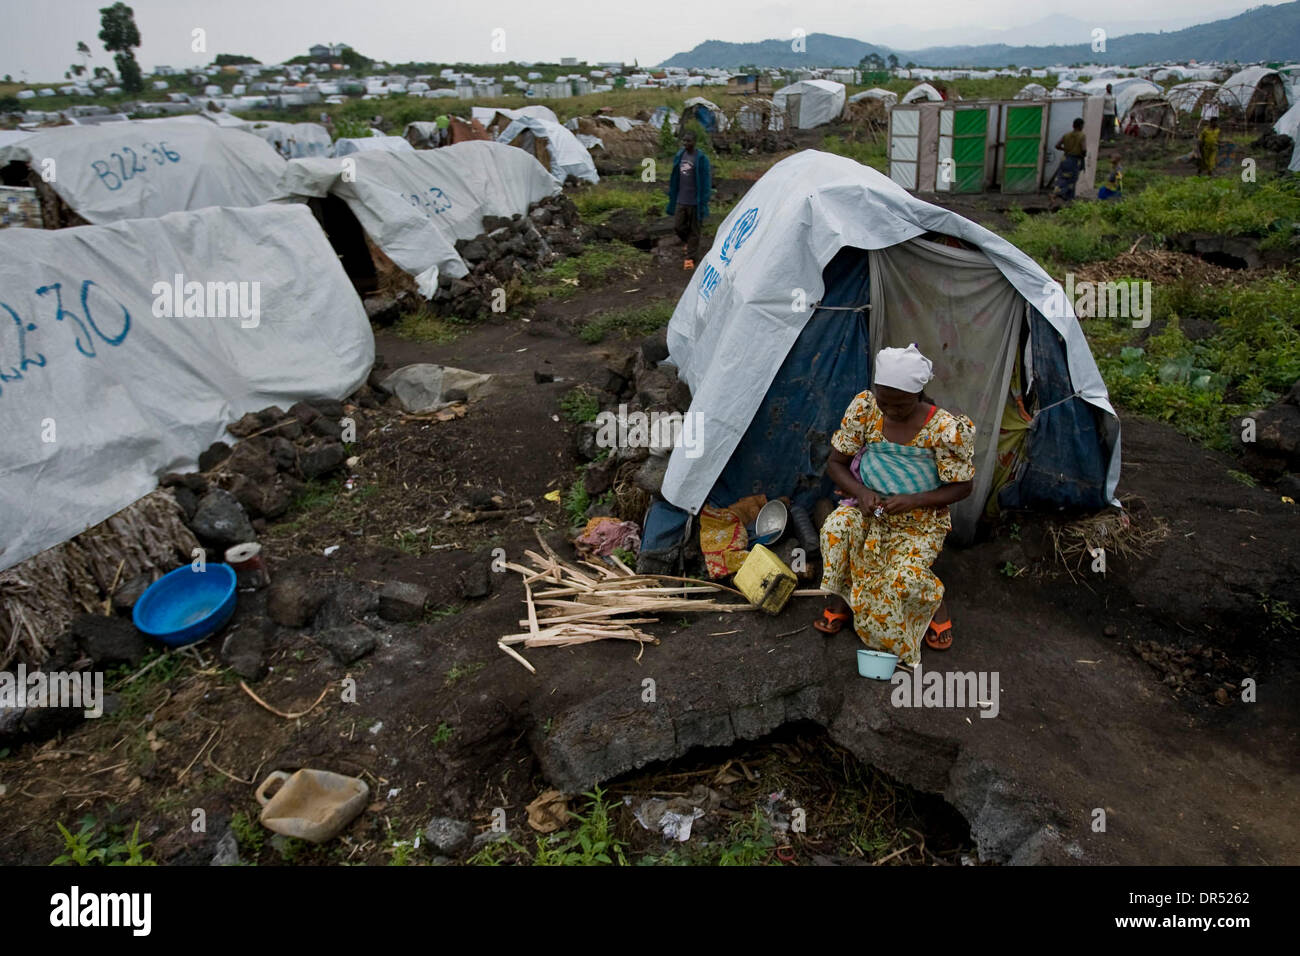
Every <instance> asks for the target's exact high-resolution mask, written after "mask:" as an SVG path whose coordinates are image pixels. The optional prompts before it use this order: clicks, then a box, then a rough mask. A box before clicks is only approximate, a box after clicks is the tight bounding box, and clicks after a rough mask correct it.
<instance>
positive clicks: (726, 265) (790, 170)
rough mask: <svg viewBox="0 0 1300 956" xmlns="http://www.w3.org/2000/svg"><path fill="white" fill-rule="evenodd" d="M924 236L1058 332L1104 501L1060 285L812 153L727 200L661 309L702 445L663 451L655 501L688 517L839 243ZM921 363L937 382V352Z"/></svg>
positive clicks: (799, 323) (881, 184)
mask: <svg viewBox="0 0 1300 956" xmlns="http://www.w3.org/2000/svg"><path fill="white" fill-rule="evenodd" d="M930 231H933V232H938V233H943V234H945V235H950V236H955V237H957V238H959V239H963V240H965V241H967V242H969V243H971V244H972V245H974V246H976V247H977V248H978V249H980V250H981V251H982V252H983V254H984V255H985V256H987V257H988V259H989V260H990V261H991V262H992V263H993V265H994V266H996V267H997V269H998V270H999V271H1000V272H1001V273H1002V275H1004V276H1005V277H1006V279H1007V281H1008V282H1009V283H1010V284H1011V286H1012V287H1014V289H1015V290H1016V291H1017V292H1018V293H1019V294H1020V295H1021V296H1023V297H1024V298H1025V299H1026V300H1028V302H1029V303H1030V304H1031V305H1033V306H1034V307H1035V308H1037V309H1038V310H1039V311H1040V312H1042V313H1043V316H1044V318H1046V319H1047V321H1048V322H1050V323H1051V324H1052V326H1053V327H1054V328H1055V329H1056V331H1057V332H1058V333H1060V335H1061V337H1062V338H1063V340H1064V342H1065V349H1066V357H1067V364H1068V368H1069V373H1070V380H1071V382H1072V384H1073V385H1074V388H1075V390H1076V391H1077V393H1078V395H1079V396H1080V397H1081V398H1082V399H1083V400H1084V401H1086V402H1088V403H1090V404H1092V405H1095V406H1096V407H1097V408H1099V409H1101V410H1102V411H1103V412H1105V413H1106V414H1107V415H1108V416H1109V418H1108V420H1107V427H1106V429H1105V435H1106V438H1107V441H1108V443H1109V447H1110V449H1111V458H1110V462H1109V466H1108V471H1107V478H1106V494H1107V495H1108V497H1111V498H1112V499H1113V496H1114V491H1115V486H1116V485H1117V484H1118V482H1119V466H1120V458H1119V451H1120V444H1119V422H1118V419H1117V418H1116V417H1115V411H1114V409H1113V408H1112V407H1111V405H1110V400H1109V398H1108V397H1107V392H1106V385H1105V382H1103V381H1102V377H1101V374H1100V373H1099V372H1098V371H1097V364H1096V362H1095V361H1094V359H1093V357H1092V353H1091V351H1089V348H1088V342H1087V340H1086V339H1085V338H1084V334H1083V329H1082V328H1081V327H1080V325H1079V322H1078V320H1077V319H1076V318H1075V317H1074V314H1073V311H1072V309H1071V306H1070V303H1068V302H1066V301H1065V295H1064V292H1063V290H1062V289H1061V287H1060V285H1059V284H1058V283H1056V282H1055V281H1054V280H1053V279H1051V277H1050V276H1048V275H1047V273H1046V272H1044V271H1043V270H1042V268H1040V267H1039V265H1038V264H1037V263H1036V262H1034V260H1033V259H1031V258H1029V256H1027V255H1025V254H1024V253H1023V252H1021V251H1020V250H1019V249H1017V248H1016V247H1015V246H1013V245H1012V244H1011V243H1009V242H1007V240H1005V239H1003V238H1002V237H1001V236H998V235H997V234H995V233H992V232H990V231H989V230H987V229H985V228H984V227H983V226H979V225H977V224H975V223H973V222H971V221H970V220H968V219H964V218H962V217H961V216H959V215H957V214H956V213H954V212H951V211H949V210H947V209H943V208H941V207H939V206H934V205H931V204H930V203H927V202H923V201H922V200H920V199H917V198H916V197H914V196H912V195H910V194H909V193H908V192H907V191H906V190H904V189H903V188H902V187H900V186H898V185H897V184H895V183H893V182H892V181H891V180H890V179H889V178H888V177H887V176H885V175H883V174H882V173H880V172H877V171H876V170H874V169H871V168H870V167H867V166H863V165H860V164H858V163H855V162H854V161H853V160H851V159H847V158H845V157H842V156H834V155H831V154H829V153H823V152H818V151H813V150H805V151H804V152H801V153H798V154H796V155H794V156H791V157H790V158H788V159H784V160H782V161H781V162H779V163H777V164H776V165H775V166H773V167H772V168H771V169H770V170H768V172H767V173H766V174H765V175H764V176H763V177H762V178H761V179H760V180H759V181H758V182H757V183H755V184H754V186H753V188H752V189H750V191H749V192H748V193H746V194H745V196H744V197H743V198H742V199H741V200H740V202H738V203H737V204H736V206H735V208H734V209H733V210H732V211H731V213H730V214H728V216H727V218H726V219H724V220H723V222H722V224H721V225H720V226H719V227H718V231H717V238H716V240H715V242H714V244H713V248H712V249H710V250H709V252H708V254H707V255H706V256H705V257H704V258H703V259H702V260H701V261H700V262H699V263H698V265H697V267H696V269H695V272H694V274H693V275H692V277H691V281H690V283H689V285H687V287H686V291H685V292H684V293H683V294H682V297H681V299H679V300H678V302H677V307H676V309H675V310H674V311H673V316H672V319H671V321H670V322H669V325H668V349H669V354H670V361H671V362H673V363H674V364H675V365H676V366H677V367H678V372H679V375H680V377H681V378H682V380H683V381H685V382H686V384H687V385H689V386H690V389H691V394H692V396H693V398H692V402H691V409H690V410H691V412H692V413H698V414H699V415H700V416H701V418H700V419H699V428H700V429H701V430H700V431H699V434H701V435H704V436H706V439H705V441H704V442H703V445H704V451H703V454H701V455H700V456H699V457H696V458H690V457H687V455H686V454H685V451H684V449H683V448H680V447H679V448H675V449H674V450H673V452H672V455H671V457H670V458H669V462H668V470H667V473H666V475H665V477H664V483H663V496H664V498H666V499H667V500H668V501H669V502H671V503H672V504H674V505H677V506H678V507H680V508H684V509H686V510H688V511H690V512H692V513H695V512H697V511H698V510H699V508H700V507H701V506H702V505H703V504H704V503H705V500H706V498H707V496H708V494H709V491H710V490H711V489H712V488H713V485H714V483H715V482H716V481H717V479H718V476H719V475H720V474H721V473H722V470H723V468H724V467H726V464H727V462H728V461H729V460H730V459H731V455H732V452H733V451H735V449H736V446H737V444H739V442H740V439H741V437H742V436H743V435H744V433H745V430H746V429H747V428H748V427H749V423H750V421H751V420H752V419H753V417H754V414H755V412H756V411H757V410H758V407H759V404H760V403H761V402H762V400H763V396H764V395H765V394H766V392H767V389H768V386H769V385H770V384H771V382H772V380H773V379H774V378H775V376H776V373H777V370H778V369H779V368H780V367H781V363H782V362H783V361H784V360H785V357H786V355H787V354H788V353H789V351H790V348H791V347H792V346H793V345H794V342H795V340H796V339H797V338H798V337H799V333H800V332H801V331H802V330H803V327H804V324H805V323H806V322H807V321H808V319H809V317H810V316H811V315H812V313H813V311H814V309H815V307H816V303H817V302H819V301H820V299H821V297H822V294H823V292H824V291H825V288H824V286H823V284H822V270H823V269H824V268H825V267H826V264H827V263H828V262H830V260H831V259H832V258H833V257H834V255H835V254H836V253H837V252H838V251H839V250H840V249H842V248H844V247H845V246H853V247H855V248H858V249H867V250H873V249H888V248H889V247H891V246H896V245H898V244H899V243H902V242H907V241H908V240H910V239H916V238H917V237H919V236H922V235H924V234H925V233H926V232H930ZM791 289H801V290H803V291H804V292H805V293H806V299H807V308H806V309H805V310H804V311H802V312H795V311H792V310H791V297H790V290H791ZM1062 312H1063V313H1064V314H1059V313H1062ZM909 341H910V340H909ZM873 346H874V343H873ZM930 357H931V358H932V359H934V361H935V364H936V372H937V374H938V375H939V376H940V377H942V376H943V375H944V374H945V372H946V364H945V361H944V357H943V355H942V354H940V355H931V356H930ZM976 424H977V427H983V428H985V429H988V428H990V427H994V428H995V427H997V426H996V424H994V425H992V426H991V425H990V423H988V422H977V423H976Z"/></svg>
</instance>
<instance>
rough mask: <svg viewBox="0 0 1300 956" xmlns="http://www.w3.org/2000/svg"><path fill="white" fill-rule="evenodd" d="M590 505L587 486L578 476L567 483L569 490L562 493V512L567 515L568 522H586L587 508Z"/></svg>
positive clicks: (571, 523)
mask: <svg viewBox="0 0 1300 956" xmlns="http://www.w3.org/2000/svg"><path fill="white" fill-rule="evenodd" d="M590 507H591V496H590V495H588V494H587V486H586V484H585V483H584V482H583V480H582V479H581V478H578V479H576V480H575V481H574V482H573V484H571V485H569V490H568V491H567V492H566V493H565V495H564V513H565V514H566V515H568V517H569V524H570V525H581V524H586V522H587V509H588V508H590Z"/></svg>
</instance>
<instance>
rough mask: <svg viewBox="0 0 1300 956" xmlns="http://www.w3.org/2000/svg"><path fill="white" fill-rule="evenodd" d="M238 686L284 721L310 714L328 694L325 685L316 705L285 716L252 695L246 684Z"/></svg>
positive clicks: (251, 690) (327, 686) (242, 683)
mask: <svg viewBox="0 0 1300 956" xmlns="http://www.w3.org/2000/svg"><path fill="white" fill-rule="evenodd" d="M239 686H240V687H242V688H244V693H245V694H247V695H248V696H249V697H251V698H253V700H255V701H257V702H258V703H259V704H261V705H262V706H263V707H265V708H266V709H267V710H269V711H270V712H271V713H273V714H275V716H277V717H283V718H284V719H285V720H297V719H298V718H299V717H306V716H307V715H308V714H310V713H311V712H312V711H313V710H315V709H316V704H319V703H320V702H321V701H322V700H324V699H325V695H326V694H328V693H329V692H330V689H329V685H328V684H327V685H326V686H325V689H324V690H323V691H321V692H320V696H319V697H317V698H316V703H314V704H312V705H311V706H310V707H308V708H307V709H306V710H301V711H299V712H298V713H296V714H286V713H285V712H284V711H282V710H277V709H276V708H274V707H272V706H271V705H270V704H268V703H267V702H266V701H264V700H262V698H260V697H258V696H257V695H256V694H254V693H253V689H252V688H251V687H249V686H248V685H247V684H245V683H244V682H243V681H242V680H241V681H240V682H239Z"/></svg>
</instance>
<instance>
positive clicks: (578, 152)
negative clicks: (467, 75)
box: [497, 116, 600, 183]
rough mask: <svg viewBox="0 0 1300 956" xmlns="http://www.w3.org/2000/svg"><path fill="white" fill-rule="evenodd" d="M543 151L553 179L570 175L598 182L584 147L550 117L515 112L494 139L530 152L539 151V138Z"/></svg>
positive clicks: (598, 178)
mask: <svg viewBox="0 0 1300 956" xmlns="http://www.w3.org/2000/svg"><path fill="white" fill-rule="evenodd" d="M542 140H544V141H545V143H544V145H542V146H541V150H542V152H543V155H545V156H546V157H547V159H548V160H549V167H548V168H549V169H550V171H551V175H552V176H554V177H555V181H556V182H557V183H563V182H564V181H565V180H566V179H568V178H569V177H570V176H572V177H574V178H575V179H581V180H583V181H584V182H589V183H598V182H600V176H599V175H598V174H597V173H596V164H595V162H594V161H593V160H592V158H591V153H589V152H587V147H585V146H583V145H582V144H581V143H580V142H578V138H577V137H576V136H574V135H573V133H572V132H570V131H569V130H567V129H565V128H564V127H563V126H561V125H560V124H559V123H557V122H555V121H554V120H548V119H543V118H542V117H540V116H518V117H516V118H515V119H512V120H511V121H510V125H509V126H507V127H506V128H505V129H503V130H502V131H501V135H499V136H498V137H497V142H498V143H509V144H510V145H511V146H518V147H519V148H520V149H522V150H524V151H525V152H528V153H530V154H533V155H537V154H538V152H539V141H542Z"/></svg>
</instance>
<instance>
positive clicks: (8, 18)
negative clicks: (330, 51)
mask: <svg viewBox="0 0 1300 956" xmlns="http://www.w3.org/2000/svg"><path fill="white" fill-rule="evenodd" d="M107 5H108V0H0V23H3V24H4V30H3V33H2V35H0V75H4V74H6V73H10V74H12V75H13V77H14V79H22V78H23V76H24V72H23V71H26V77H27V79H28V80H30V81H32V82H35V81H53V80H57V79H60V78H61V77H62V75H63V72H64V70H66V69H67V67H68V64H70V63H73V62H75V61H76V54H75V50H76V44H77V41H78V40H85V41H86V43H87V44H88V45H89V46H90V48H91V50H92V51H93V52H94V59H93V60H92V61H91V63H92V65H105V66H111V65H112V57H111V56H110V55H109V54H107V53H105V52H104V50H103V44H102V43H100V41H99V39H98V33H99V13H98V10H99V8H100V7H103V6H107ZM129 5H130V6H131V7H132V8H133V9H134V10H135V20H136V24H137V25H138V26H139V28H140V34H141V38H142V43H141V46H140V49H139V50H138V51H137V54H136V58H137V59H138V60H139V61H140V65H141V66H142V67H144V69H145V70H146V71H149V70H151V69H152V68H153V67H154V66H156V65H158V64H167V65H169V66H176V67H181V66H197V65H200V64H203V63H206V62H208V61H210V60H211V58H212V56H213V55H215V54H217V53H242V54H247V55H249V56H253V57H256V58H257V59H259V60H261V61H262V62H264V63H273V62H278V61H281V60H285V59H288V58H289V57H291V56H295V55H298V54H300V53H305V52H306V50H307V48H308V47H309V46H311V45H312V44H313V43H322V42H324V43H328V42H344V43H350V44H351V45H352V46H353V47H355V48H357V49H358V50H360V51H361V52H362V53H364V54H366V55H367V56H371V57H375V58H376V59H384V60H388V61H390V62H405V61H408V60H420V61H438V62H458V61H459V62H471V63H491V62H500V61H502V60H508V59H517V60H536V61H551V62H554V61H555V60H558V59H559V58H560V57H564V56H576V57H578V58H579V59H585V60H586V61H588V62H600V61H605V60H620V61H624V62H628V63H631V62H632V61H633V60H636V61H638V62H639V63H641V64H642V65H647V64H652V63H657V62H659V61H661V60H664V59H666V58H667V57H669V56H671V55H672V54H674V53H678V52H682V51H685V50H689V49H690V48H691V47H693V46H695V45H696V44H697V43H700V42H702V41H704V40H710V39H714V40H729V41H732V42H744V41H752V40H765V39H769V38H788V37H789V36H790V35H791V31H792V30H794V29H796V28H799V29H803V30H804V31H806V32H807V33H832V34H837V35H839V36H848V37H854V38H855V39H859V40H866V41H868V42H878V43H885V44H888V45H891V46H894V47H895V48H904V49H905V48H908V47H913V48H915V46H920V45H925V44H927V43H929V42H931V41H936V42H942V43H948V42H953V40H952V39H951V37H950V36H949V34H954V32H955V35H957V36H961V35H963V33H964V31H967V30H969V31H971V36H972V38H973V40H974V42H987V37H985V36H983V35H980V36H978V37H976V36H975V34H976V32H977V31H987V30H990V29H998V28H1002V27H1010V26H1014V25H1017V24H1026V23H1028V22H1030V21H1031V20H1037V19H1040V18H1042V17H1048V16H1068V17H1072V18H1075V19H1079V20H1083V21H1085V22H1086V23H1087V24H1088V25H1089V29H1091V28H1092V27H1102V28H1103V29H1106V30H1107V31H1108V32H1109V33H1110V34H1111V35H1112V36H1113V35H1118V34H1119V33H1122V32H1131V31H1125V29H1124V26H1123V25H1124V24H1125V23H1132V22H1133V21H1134V20H1135V19H1136V18H1139V17H1140V18H1141V19H1142V21H1148V22H1149V21H1169V22H1170V23H1171V25H1172V26H1174V27H1176V26H1182V25H1185V24H1186V23H1188V22H1196V21H1205V20H1212V19H1218V18H1219V17H1222V16H1225V15H1231V14H1233V13H1238V12H1241V11H1242V10H1244V9H1246V7H1247V6H1257V5H1259V4H1258V3H1234V2H1233V0H1144V2H1143V3H1141V4H1137V3H1134V2H1133V0H1092V2H1088V3H1080V2H1077V0H1073V2H1065V0H1041V2H1038V3H1036V4H1032V5H1031V4H1028V3H1025V2H1024V0H980V2H976V3H972V2H970V0H926V2H925V3H924V4H920V3H912V4H909V3H899V2H896V0H895V2H890V3H876V2H866V3H845V0H800V2H798V3H770V2H764V0H752V2H751V0H713V2H700V0H654V2H638V0H605V2H597V0H577V2H575V0H550V2H539V0H364V2H358V0H201V2H196V0H134V2H133V3H130V4H129ZM911 11H914V12H911ZM1173 21H1178V22H1177V23H1174V22H1173ZM195 28H202V29H204V30H205V31H206V40H207V50H206V53H197V52H194V51H192V50H191V37H192V31H193V30H194V29H195ZM498 28H499V29H502V30H504V31H505V34H504V37H505V52H504V53H501V52H494V50H493V49H492V38H493V30H494V29H498ZM934 31H945V32H944V35H939V34H936V33H935V32H934ZM1088 40H1089V36H1088V34H1087V33H1084V34H1083V35H1081V36H1080V37H1079V39H1078V41H1077V42H1080V43H1083V42H1088ZM968 42H971V41H968Z"/></svg>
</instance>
